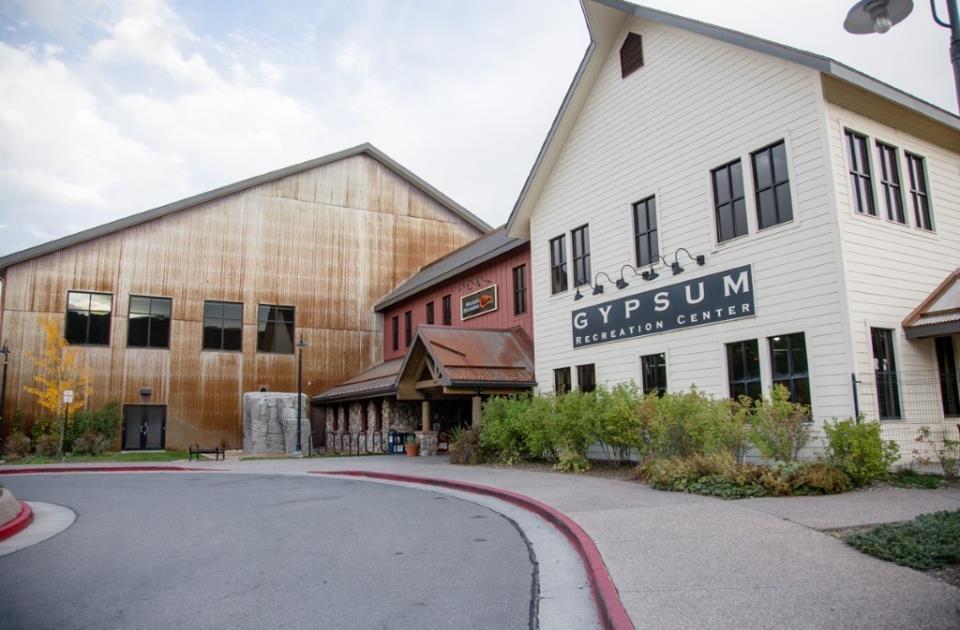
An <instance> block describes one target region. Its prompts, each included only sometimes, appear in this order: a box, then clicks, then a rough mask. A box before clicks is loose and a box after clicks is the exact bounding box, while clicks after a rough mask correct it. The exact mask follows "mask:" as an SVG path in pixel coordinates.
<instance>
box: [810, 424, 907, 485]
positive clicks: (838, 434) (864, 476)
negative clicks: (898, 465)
mask: <svg viewBox="0 0 960 630" xmlns="http://www.w3.org/2000/svg"><path fill="white" fill-rule="evenodd" d="M823 431H824V433H825V434H826V440H825V448H824V454H825V456H826V460H827V462H828V463H830V464H832V465H834V466H836V467H837V468H839V469H840V470H842V471H843V472H844V473H845V474H846V475H847V477H849V478H850V481H851V482H853V485H854V486H855V487H857V488H859V487H862V486H865V485H866V484H868V483H870V482H872V481H874V480H876V479H883V478H884V477H886V476H887V474H888V471H889V469H890V467H891V466H892V465H893V464H894V463H895V462H896V461H897V457H898V454H899V452H900V449H899V447H897V444H896V443H895V442H892V441H891V442H884V441H883V440H882V439H881V437H880V424H879V423H877V422H863V423H857V422H855V421H854V420H853V419H850V418H848V419H846V420H838V421H836V422H833V423H831V422H824V423H823Z"/></svg>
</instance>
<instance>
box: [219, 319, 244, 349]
mask: <svg viewBox="0 0 960 630" xmlns="http://www.w3.org/2000/svg"><path fill="white" fill-rule="evenodd" d="M242 342H243V328H242V326H241V325H240V323H239V322H237V323H225V324H224V328H223V349H224V350H240V349H241V347H242Z"/></svg>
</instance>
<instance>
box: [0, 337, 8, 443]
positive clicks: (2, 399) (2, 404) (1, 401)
mask: <svg viewBox="0 0 960 630" xmlns="http://www.w3.org/2000/svg"><path fill="white" fill-rule="evenodd" d="M0 354H2V355H3V381H2V382H0V446H2V443H3V421H4V420H6V417H5V416H4V414H3V410H4V409H6V404H7V364H8V363H9V361H8V360H9V358H10V346H8V345H7V340H6V339H4V340H3V347H0ZM0 450H2V448H0Z"/></svg>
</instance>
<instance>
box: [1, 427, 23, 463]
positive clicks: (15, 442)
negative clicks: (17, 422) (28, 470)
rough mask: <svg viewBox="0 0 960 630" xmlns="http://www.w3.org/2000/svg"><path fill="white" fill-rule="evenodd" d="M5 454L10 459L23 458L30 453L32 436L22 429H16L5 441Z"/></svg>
mask: <svg viewBox="0 0 960 630" xmlns="http://www.w3.org/2000/svg"><path fill="white" fill-rule="evenodd" d="M3 454H4V456H5V457H7V458H8V459H21V458H23V457H26V456H27V455H29V454H30V438H28V437H27V436H26V435H24V434H23V433H22V432H20V431H14V432H12V433H10V435H8V436H7V440H6V442H4V443H3Z"/></svg>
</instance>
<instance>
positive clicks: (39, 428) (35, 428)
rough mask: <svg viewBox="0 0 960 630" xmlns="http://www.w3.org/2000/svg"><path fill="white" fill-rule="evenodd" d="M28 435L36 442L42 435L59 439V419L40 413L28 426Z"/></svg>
mask: <svg viewBox="0 0 960 630" xmlns="http://www.w3.org/2000/svg"><path fill="white" fill-rule="evenodd" d="M30 435H31V436H33V441H34V442H36V441H37V440H39V439H40V438H41V437H42V436H44V435H56V436H57V439H58V440H59V439H60V419H59V418H56V417H54V416H51V415H50V414H48V413H41V414H39V415H38V416H37V417H36V418H34V420H33V424H32V425H30Z"/></svg>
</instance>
